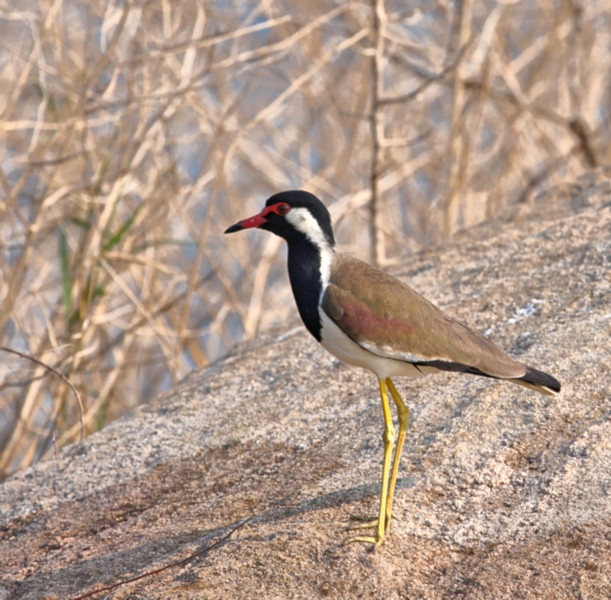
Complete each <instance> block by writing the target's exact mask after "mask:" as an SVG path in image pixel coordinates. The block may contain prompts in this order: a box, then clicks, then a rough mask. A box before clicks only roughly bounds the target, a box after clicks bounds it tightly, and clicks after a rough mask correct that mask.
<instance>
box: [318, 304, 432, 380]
mask: <svg viewBox="0 0 611 600" xmlns="http://www.w3.org/2000/svg"><path fill="white" fill-rule="evenodd" d="M318 313H319V314H320V319H321V322H322V328H321V342H320V343H321V345H322V347H323V348H324V349H325V350H327V351H328V352H330V353H331V354H333V355H334V356H337V358H339V359H340V360H341V361H342V362H345V363H347V364H349V365H356V366H357V367H362V368H363V369H367V370H369V371H373V373H375V374H376V375H377V377H378V378H379V379H386V378H387V377H395V376H402V377H420V376H421V375H423V374H424V373H426V372H427V371H430V372H434V371H437V369H432V368H431V369H427V368H426V367H425V368H424V369H422V370H419V369H417V368H416V367H414V365H412V364H410V363H409V362H403V361H402V360H397V359H392V358H384V357H382V356H377V355H376V354H373V353H371V352H368V351H367V350H365V349H363V348H361V347H360V346H359V345H358V344H357V343H356V342H354V341H352V340H351V339H350V338H349V337H348V336H347V335H346V334H345V333H344V332H343V331H342V330H341V329H340V328H339V327H338V326H337V325H336V324H335V323H334V322H333V321H332V320H331V319H330V318H329V317H328V316H327V315H326V314H325V312H324V311H323V310H322V309H320V308H319V309H318ZM423 371H424V373H423Z"/></svg>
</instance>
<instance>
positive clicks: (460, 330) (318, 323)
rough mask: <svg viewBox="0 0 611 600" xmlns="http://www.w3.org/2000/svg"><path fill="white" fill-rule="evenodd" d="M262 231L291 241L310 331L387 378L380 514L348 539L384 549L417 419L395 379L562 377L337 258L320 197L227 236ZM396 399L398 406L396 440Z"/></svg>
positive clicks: (271, 211) (543, 381)
mask: <svg viewBox="0 0 611 600" xmlns="http://www.w3.org/2000/svg"><path fill="white" fill-rule="evenodd" d="M255 228H256V229H263V230H265V231H269V232H271V233H274V234H276V235H278V236H280V237H281V238H283V239H284V240H285V241H286V243H287V245H288V275H289V280H290V284H291V288H292V291H293V296H294V298H295V303H296V304H297V309H298V311H299V314H300V316H301V318H302V320H303V323H304V325H305V326H306V328H307V330H308V331H309V332H310V333H311V334H312V335H313V336H314V338H315V339H316V340H317V341H318V342H319V343H320V344H321V345H322V346H323V348H325V349H326V350H327V351H329V352H330V353H331V354H333V355H334V356H336V357H337V358H338V359H339V360H340V361H342V362H344V363H347V364H349V365H354V366H357V367H362V368H364V369H366V370H369V371H371V372H373V374H374V375H375V376H376V377H377V379H378V385H379V389H380V398H381V401H382V410H383V415H384V432H383V435H382V440H383V445H384V459H383V467H382V482H381V491H380V503H379V510H378V517H377V518H373V519H370V520H366V521H365V522H362V523H359V524H358V525H353V526H351V527H348V529H350V530H361V529H367V528H371V529H373V532H372V534H371V535H355V536H354V537H351V538H349V539H347V540H345V542H344V543H352V542H364V543H367V544H372V549H375V548H377V547H379V546H380V545H381V544H382V543H383V541H384V539H385V536H386V534H387V533H388V532H389V530H390V522H391V517H392V505H393V497H394V492H395V485H396V482H397V474H398V471H399V461H400V459H401V453H402V450H403V444H404V441H405V435H406V431H407V427H408V423H409V418H410V411H409V408H408V407H407V405H406V404H405V402H404V401H403V399H402V397H401V396H400V394H399V392H398V391H397V388H396V387H395V385H394V383H393V381H392V379H391V378H393V377H398V376H408V377H417V376H421V375H425V374H429V373H436V372H437V373H438V372H442V371H450V372H455V373H468V374H471V375H479V376H483V377H487V378H491V379H497V380H503V381H509V382H511V383H515V384H518V385H521V386H524V387H527V388H530V389H532V390H535V391H537V392H541V393H543V394H548V395H556V394H558V393H559V392H560V382H559V381H558V380H557V379H555V378H554V377H552V376H551V375H548V374H547V373H544V372H543V371H539V370H538V369H535V368H533V367H529V366H527V365H525V364H522V363H520V362H518V361H516V360H514V359H513V358H511V357H510V356H508V355H507V354H506V353H505V352H504V351H503V350H501V349H500V348H499V347H498V346H497V345H495V344H494V343H493V342H492V341H490V340H489V339H488V338H487V337H485V336H484V335H482V334H481V333H479V332H477V331H475V330H473V329H470V328H469V327H467V326H466V325H464V324H462V323H461V322H459V321H457V320H455V319H453V318H452V317H450V316H447V315H446V314H445V313H444V312H442V311H441V310H440V309H439V308H437V307H436V306H435V305H434V304H432V303H431V302H429V301H428V300H426V299H425V298H424V297H423V296H421V295H420V294H418V293H417V292H416V291H415V290H413V289H412V288H411V287H409V286H408V285H407V284H406V283H404V282H403V281H401V280H399V279H397V278H395V277H393V276H391V275H390V274H388V273H386V272H385V271H383V270H381V269H379V268H377V267H374V266H372V265H370V264H368V263H366V262H364V261H361V260H359V259H357V258H355V257H352V256H349V255H346V254H342V253H339V252H336V251H335V238H334V235H333V228H332V224H331V217H330V215H329V211H328V210H327V208H326V206H325V205H324V204H323V203H322V202H321V201H320V200H319V199H318V198H317V197H316V196H315V195H314V194H311V193H310V192H307V191H304V190H288V191H283V192H279V193H276V194H274V195H272V196H271V197H270V198H269V199H268V200H267V201H266V202H265V207H264V208H263V209H262V210H261V212H259V213H258V214H256V215H254V216H252V217H249V218H247V219H243V220H241V221H238V222H237V223H235V224H234V225H232V226H230V227H228V228H227V229H226V230H225V233H234V232H237V231H243V230H246V229H255ZM389 393H390V397H391V398H392V400H393V401H394V404H395V406H396V409H397V419H398V423H399V432H398V435H397V439H396V441H395V428H394V424H393V419H392V414H391V410H390V403H389ZM393 449H394V453H393ZM359 533H361V532H360V531H359Z"/></svg>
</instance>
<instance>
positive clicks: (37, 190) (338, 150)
mask: <svg viewBox="0 0 611 600" xmlns="http://www.w3.org/2000/svg"><path fill="white" fill-rule="evenodd" d="M407 4H408V3H406V2H398V1H397V2H391V1H390V0H388V1H386V2H384V1H383V0H373V1H363V2H343V1H340V0H318V1H316V0H314V1H312V2H308V3H295V2H288V1H284V0H272V1H270V2H256V1H252V2H251V1H248V0H241V1H240V0H234V1H232V0H228V1H227V2H212V1H209V2H194V1H193V0H173V1H172V2H170V1H169V0H162V1H160V2H144V1H138V0H134V1H124V2H120V1H102V2H90V1H85V0H40V1H37V2H34V1H32V0H19V1H17V0H8V3H6V2H5V3H3V6H2V8H0V60H1V64H2V68H1V70H0V79H1V84H2V85H1V87H0V129H1V136H2V144H0V152H1V161H0V231H1V238H0V240H1V241H0V297H1V298H2V304H1V306H0V345H1V346H4V347H8V348H12V349H14V350H16V351H18V352H22V353H25V354H29V355H31V356H34V357H36V358H37V359H38V360H40V361H43V362H44V363H45V364H48V365H50V366H52V367H54V368H55V369H57V370H58V371H59V372H61V373H63V374H64V375H65V376H66V377H68V378H69V379H70V381H71V382H72V383H73V384H74V386H75V387H76V388H77V389H78V390H79V392H80V395H81V396H82V398H83V404H84V425H85V429H86V431H87V432H92V431H95V430H97V429H99V428H100V427H102V426H103V425H104V424H105V423H107V422H109V421H110V420H112V419H115V418H117V417H118V416H120V415H122V414H125V413H126V412H128V411H129V410H130V409H131V408H132V407H134V406H135V405H136V404H138V403H140V402H142V401H146V400H147V399H149V398H151V397H153V396H154V395H156V394H157V393H159V392H160V391H163V390H166V389H168V388H169V387H171V386H172V384H174V383H175V382H176V381H178V380H179V379H180V378H181V377H183V376H184V375H185V374H186V373H188V372H189V371H190V370H191V369H193V368H194V367H198V366H202V365H205V364H207V363H208V362H210V361H212V360H214V359H215V358H217V357H219V356H220V355H222V354H223V353H225V352H226V351H227V350H228V349H229V348H230V347H231V346H232V344H234V343H235V342H236V341H237V340H239V339H241V338H243V337H247V336H252V335H253V334H254V333H255V332H256V331H257V330H258V329H260V328H262V327H266V326H269V325H270V324H272V323H275V322H279V321H283V320H284V319H286V318H288V317H289V316H290V315H293V314H294V308H293V303H292V299H291V297H290V291H289V290H288V289H287V281H286V276H285V274H284V269H285V267H284V258H283V254H282V252H280V251H279V248H280V247H281V245H280V242H279V240H277V239H276V238H273V237H272V236H266V235H257V234H256V233H253V234H250V235H243V236H236V237H232V238H231V240H225V239H224V238H223V236H222V231H223V230H224V229H225V227H226V226H228V225H229V224H232V223H234V222H235V221H236V220H238V219H241V218H244V217H247V216H250V215H251V214H252V213H254V212H256V211H258V210H259V208H260V207H261V205H262V203H263V202H264V200H265V199H266V197H267V196H268V195H270V194H271V193H273V192H276V191H279V190H282V189H288V188H306V189H308V190H310V191H313V192H315V193H316V194H318V195H319V196H320V197H321V198H322V199H323V200H324V201H325V202H326V204H327V205H328V206H329V207H330V210H331V213H332V215H333V218H334V221H335V223H336V225H337V237H338V239H339V240H340V242H341V248H342V250H344V251H348V252H351V253H354V254H357V255H360V256H361V257H363V258H366V259H368V260H370V261H373V262H376V263H378V264H381V265H387V264H389V262H390V260H391V257H394V260H400V257H405V255H406V253H407V252H409V251H413V250H415V249H418V248H419V247H422V246H424V245H427V244H434V243H438V242H440V241H442V240H444V239H446V238H447V237H449V236H450V235H451V234H452V233H453V232H454V231H456V230H457V229H458V228H462V227H468V226H470V225H473V224H475V223H477V222H479V221H481V220H482V219H485V218H486V217H488V216H491V215H493V214H495V213H496V212H498V211H499V210H501V209H504V208H506V207H508V206H511V205H512V204H515V203H519V202H528V201H530V200H531V199H532V198H533V196H534V195H536V194H537V193H539V192H540V191H541V190H543V189H545V188H548V187H549V186H551V185H553V184H555V183H557V182H558V181H560V180H565V179H567V178H573V177H575V176H577V175H578V174H579V173H581V172H582V171H585V170H588V169H590V168H592V167H595V166H597V165H598V164H601V163H604V162H609V160H610V159H611V153H610V150H609V139H610V135H609V134H610V126H609V123H610V122H611V115H610V114H609V111H610V106H611V93H610V86H609V81H610V80H611V72H610V71H611V69H610V53H609V47H610V45H611V11H610V10H609V8H610V7H609V3H608V0H607V1H596V0H594V1H592V2H583V3H579V2H576V1H574V0H546V1H543V0H534V1H529V2H526V1H516V2H512V3H505V2H498V3H497V2H494V1H492V0H490V1H486V2H473V1H471V0H469V1H462V2H460V1H459V2H454V3H446V2H424V1H422V2H418V1H414V2H410V3H409V8H408V7H407ZM0 365H1V367H0V475H3V476H6V475H7V474H8V473H10V472H12V471H14V470H16V469H19V468H23V467H24V466H27V465H29V464H31V463H32V462H34V461H36V460H37V459H39V458H40V457H42V456H43V455H45V454H46V453H47V452H48V451H49V450H50V449H51V448H52V446H53V443H56V444H57V445H59V446H61V445H64V444H65V443H67V442H69V441H72V440H74V439H76V438H77V437H78V433H79V410H78V405H77V403H76V402H75V399H74V396H73V395H72V394H71V392H70V389H69V388H68V386H67V385H66V383H65V381H62V380H61V378H59V377H56V376H55V375H53V373H50V372H48V371H47V370H46V369H45V368H43V367H42V366H41V365H40V364H38V363H32V362H30V361H27V360H23V359H22V358H20V357H18V356H16V355H15V354H9V353H2V361H1V362H0Z"/></svg>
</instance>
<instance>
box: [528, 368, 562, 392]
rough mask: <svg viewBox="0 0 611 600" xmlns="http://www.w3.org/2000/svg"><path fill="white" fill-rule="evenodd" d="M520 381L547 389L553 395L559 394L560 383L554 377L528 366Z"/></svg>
mask: <svg viewBox="0 0 611 600" xmlns="http://www.w3.org/2000/svg"><path fill="white" fill-rule="evenodd" d="M520 381H523V382H524V383H528V384H530V385H533V386H537V387H544V388H547V389H548V390H550V391H551V392H553V393H555V394H557V393H558V392H560V388H561V386H560V382H559V381H558V380H557V379H556V378H555V377H552V376H551V375H548V374H547V373H544V372H543V371H539V370H538V369H533V368H532V367H528V366H527V367H526V374H525V375H524V376H523V377H520Z"/></svg>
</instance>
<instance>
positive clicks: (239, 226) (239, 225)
mask: <svg viewBox="0 0 611 600" xmlns="http://www.w3.org/2000/svg"><path fill="white" fill-rule="evenodd" d="M242 229H243V227H242V223H241V222H239V223H236V224H235V225H232V226H231V227H227V229H225V231H224V233H233V232H234V231H241V230H242Z"/></svg>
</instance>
